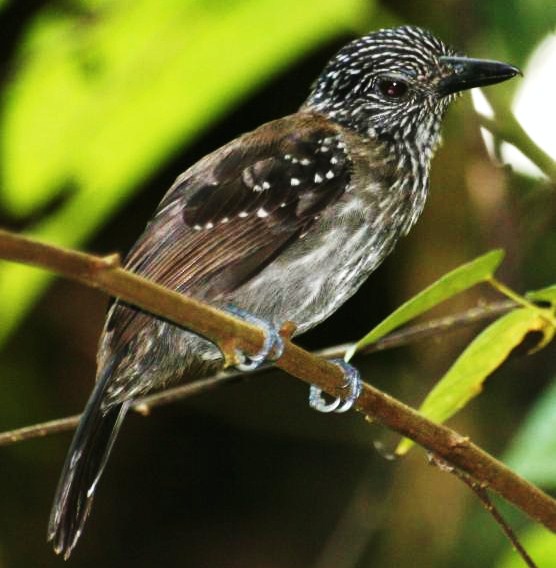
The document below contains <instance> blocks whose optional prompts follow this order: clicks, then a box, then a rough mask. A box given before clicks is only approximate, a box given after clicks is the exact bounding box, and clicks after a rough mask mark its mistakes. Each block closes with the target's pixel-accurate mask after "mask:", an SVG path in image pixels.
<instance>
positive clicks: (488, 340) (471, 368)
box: [396, 308, 554, 455]
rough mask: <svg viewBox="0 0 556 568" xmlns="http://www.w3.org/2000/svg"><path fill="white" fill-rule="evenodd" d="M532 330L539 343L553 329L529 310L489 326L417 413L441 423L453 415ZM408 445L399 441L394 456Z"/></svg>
mask: <svg viewBox="0 0 556 568" xmlns="http://www.w3.org/2000/svg"><path fill="white" fill-rule="evenodd" d="M532 331H539V332H541V333H542V334H543V341H542V343H543V344H545V343H547V342H548V341H550V340H551V339H552V337H553V335H554V328H553V327H552V325H550V323H548V322H547V321H546V319H544V318H543V317H542V313H541V312H540V311H539V310H534V309H530V308H519V309H516V310H513V311H512V312H510V313H509V314H506V315H505V316H503V317H501V318H500V319H498V320H497V321H495V322H494V323H492V324H491V325H489V326H488V327H487V328H486V329H485V330H483V331H482V332H481V333H480V334H479V335H478V336H477V337H476V338H475V339H474V340H473V341H472V342H471V343H470V344H469V345H468V346H467V348H466V349H465V351H464V352H463V353H462V354H461V355H460V356H459V357H458V359H457V360H456V361H455V363H454V364H453V365H452V367H451V368H450V369H449V370H448V372H447V373H446V374H445V375H444V377H442V379H441V380H440V381H439V382H438V383H437V385H436V386H435V387H434V388H433V389H432V390H431V392H430V393H429V394H428V396H427V397H426V398H425V401H424V402H423V404H422V405H421V408H420V409H419V412H420V413H421V414H422V415H423V416H426V417H427V418H429V419H430V420H433V421H435V422H444V421H445V420H447V419H448V418H450V417H451V416H453V415H454V414H455V413H456V412H457V411H458V410H460V409H461V408H462V407H464V406H465V405H466V404H467V403H468V402H469V401H470V400H471V399H472V398H474V397H475V396H477V395H478V394H479V393H480V392H481V389H482V385H483V382H484V381H485V379H486V378H487V377H488V376H489V375H490V374H491V373H492V372H493V371H494V370H495V369H497V368H498V367H499V366H500V365H501V364H502V363H503V362H504V361H505V360H506V359H507V357H508V355H509V354H510V353H511V351H512V350H513V349H514V348H515V347H517V346H518V345H519V344H520V343H521V342H522V341H523V339H524V337H525V335H526V334H527V333H529V332H532ZM412 445H413V442H412V441H411V440H402V441H401V442H400V444H399V445H398V448H397V449H396V453H397V454H399V455H402V454H405V453H406V452H407V451H408V450H409V448H410V447H411V446H412Z"/></svg>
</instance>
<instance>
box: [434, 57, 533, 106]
mask: <svg viewBox="0 0 556 568" xmlns="http://www.w3.org/2000/svg"><path fill="white" fill-rule="evenodd" d="M440 63H441V64H442V65H446V66H447V67H448V68H449V69H450V70H451V73H449V75H447V76H446V77H444V78H443V79H441V80H440V82H439V84H438V92H439V94H440V96H441V97H445V96H446V95H450V94H452V93H458V92H459V91H465V90H466V89H473V88H474V87H485V86H486V85H494V84H495V83H501V82H502V81H507V80H508V79H511V78H512V77H515V76H516V75H521V74H522V73H521V71H520V70H519V69H518V68H517V67H514V66H513V65H508V64H507V63H501V62H500V61H490V60H488V59H470V58H469V57H440Z"/></svg>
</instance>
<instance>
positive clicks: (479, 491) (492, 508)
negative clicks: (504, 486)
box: [429, 454, 537, 568]
mask: <svg viewBox="0 0 556 568" xmlns="http://www.w3.org/2000/svg"><path fill="white" fill-rule="evenodd" d="M429 461H430V463H431V464H433V465H435V466H436V467H438V468H439V469H440V470H441V471H446V472H448V473H451V474H452V475H455V476H456V477H457V478H458V479H459V480H460V481H462V482H463V483H465V485H467V487H469V489H471V491H473V493H475V495H476V496H477V498H478V499H479V501H480V502H481V504H482V505H483V507H484V508H485V509H486V511H487V512H488V514H489V515H490V516H491V517H492V518H493V519H494V521H495V522H496V524H497V525H498V526H499V527H500V528H501V529H502V532H503V533H504V534H505V535H506V537H507V538H508V540H509V541H510V543H511V544H512V546H513V547H514V548H515V550H516V552H517V553H518V554H519V555H520V556H521V558H522V560H523V562H525V564H526V565H527V566H528V567H529V568H537V565H536V564H535V563H534V562H533V559H532V558H531V557H530V556H529V553H528V552H527V551H526V550H525V548H524V547H523V545H522V544H521V543H520V542H519V540H518V538H517V535H516V534H515V532H514V530H513V528H512V527H511V526H510V525H509V524H508V522H507V521H506V519H504V517H503V516H502V514H501V513H500V511H499V510H498V509H497V507H496V505H494V503H493V502H492V499H491V498H490V495H489V494H488V491H487V490H486V488H485V487H484V486H483V485H481V484H480V483H478V482H477V481H475V480H474V479H472V478H470V477H469V475H467V474H466V473H464V472H463V471H460V470H459V469H458V468H456V467H452V466H451V465H450V464H447V463H446V462H445V461H444V460H442V459H439V458H438V456H434V455H432V454H429Z"/></svg>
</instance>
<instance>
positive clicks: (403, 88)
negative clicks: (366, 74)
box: [377, 79, 408, 99]
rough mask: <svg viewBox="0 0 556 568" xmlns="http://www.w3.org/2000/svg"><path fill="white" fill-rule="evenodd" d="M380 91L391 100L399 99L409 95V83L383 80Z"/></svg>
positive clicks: (379, 84) (379, 83)
mask: <svg viewBox="0 0 556 568" xmlns="http://www.w3.org/2000/svg"><path fill="white" fill-rule="evenodd" d="M377 86H378V90H379V91H380V92H381V93H382V94H383V95H384V96H385V97H388V98H389V99H399V98H400V97H403V96H404V95H405V94H406V93H407V89H408V87H407V83H404V82H403V81H400V80H399V79H381V80H380V81H379V82H378V84H377Z"/></svg>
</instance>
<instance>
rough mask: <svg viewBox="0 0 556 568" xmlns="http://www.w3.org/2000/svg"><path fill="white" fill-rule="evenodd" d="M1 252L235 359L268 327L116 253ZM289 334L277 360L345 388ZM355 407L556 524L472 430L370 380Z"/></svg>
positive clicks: (550, 508) (554, 509)
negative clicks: (144, 274) (125, 262)
mask: <svg viewBox="0 0 556 568" xmlns="http://www.w3.org/2000/svg"><path fill="white" fill-rule="evenodd" d="M0 258H4V259H8V260H12V261H16V262H23V263H26V264H31V265H34V266H38V267H41V268H44V269H46V270H49V271H50V272H56V273H58V274H62V275H63V276H65V277H67V278H71V279H74V280H78V281H80V282H83V283H84V284H86V285H88V286H92V287H96V288H99V289H101V290H103V291H104V292H106V293H108V294H110V295H112V296H116V297H119V298H121V299H122V300H124V301H125V302H128V303H130V304H133V305H135V306H138V307H140V308H142V309H143V310H146V311H148V312H150V313H153V314H155V315H158V316H161V317H163V318H165V319H167V320H169V321H172V322H174V323H175V324H176V325H179V326H181V327H184V328H187V329H190V330H192V331H193V332H195V333H197V334H199V335H202V336H204V337H207V338H208V339H209V340H211V341H213V342H214V343H216V344H218V345H219V347H220V349H221V350H222V352H223V354H224V355H225V358H226V362H227V363H228V364H229V363H231V362H232V361H233V360H234V357H233V353H234V352H235V348H239V349H240V350H242V351H243V352H245V353H256V352H257V351H258V350H259V349H260V348H261V347H262V344H263V341H264V333H263V331H262V330H261V329H259V328H258V327H256V326H253V325H250V324H247V323H245V322H244V321H242V320H240V319H237V318H235V317H233V316H230V315H229V314H227V313H225V312H222V311H220V310H218V309H216V308H213V307H211V306H209V305H206V304H203V303H202V302H199V301H197V300H194V299H193V298H189V297H187V296H184V295H182V294H179V293H177V292H174V291H171V290H168V289H165V288H164V287H162V286H159V285H157V284H154V283H153V282H150V281H148V280H146V279H144V278H141V277H140V276H137V275H136V274H133V273H130V272H128V271H125V270H123V269H122V268H120V267H119V265H118V263H117V262H115V260H114V258H113V257H110V258H108V259H103V258H99V257H95V256H91V255H86V254H84V253H79V252H75V251H71V250H68V249H62V248H59V247H54V246H50V245H46V244H44V243H40V242H37V241H34V240H32V239H27V238H24V237H21V236H19V235H15V234H12V233H8V232H6V231H0ZM284 339H285V340H284V352H283V355H282V357H280V359H279V360H278V361H277V362H276V366H277V367H280V368H281V369H283V370H285V371H286V372H288V373H289V374H290V375H292V376H294V377H297V378H298V379H301V380H303V381H304V382H306V383H309V384H315V385H317V386H318V387H320V388H321V389H322V390H323V391H325V392H327V393H328V394H330V395H331V396H334V397H338V396H342V394H343V387H344V380H345V379H344V374H343V372H342V370H341V369H340V367H339V366H337V365H335V364H333V363H330V362H328V361H326V360H324V359H322V358H319V357H317V356H315V355H313V354H311V353H309V352H308V351H305V350H304V349H301V348H300V347H298V346H297V345H295V344H294V343H292V342H291V341H290V340H289V338H288V337H287V336H286V337H285V338H284ZM355 408H356V409H357V410H358V411H359V412H361V413H363V414H364V415H365V416H368V417H372V419H373V420H374V421H376V422H379V423H381V424H383V425H385V426H386V427H388V428H390V429H392V430H394V431H395V432H398V433H399V434H401V435H402V436H405V437H407V438H411V439H412V440H413V441H415V442H416V443H417V444H419V445H421V446H423V447H424V448H426V449H427V450H429V451H431V452H433V453H435V454H437V455H439V456H440V457H441V458H442V459H444V460H445V461H447V462H448V463H450V464H452V465H453V466H455V467H458V468H459V469H461V470H463V471H465V472H467V473H468V474H469V475H471V476H472V477H473V478H475V479H476V480H477V481H478V482H480V483H481V484H483V485H485V486H488V487H490V488H491V489H492V490H494V491H496V492H497V493H499V494H500V495H502V496H503V497H504V498H505V499H507V500H508V501H509V502H511V503H513V504H514V505H515V506H516V507H518V508H520V509H521V510H522V511H524V512H525V513H526V514H527V515H529V516H530V517H532V518H533V519H535V520H537V521H539V522H540V523H542V524H543V525H545V526H546V527H547V528H549V529H550V530H552V531H555V532H556V500H554V499H552V497H550V496H549V495H547V494H545V493H544V492H542V491H541V490H540V489H539V488H538V487H536V486H534V485H533V484H531V483H529V482H528V481H526V480H525V479H523V478H521V477H520V476H518V475H517V474H516V473H514V472H513V471H512V470H510V469H509V468H508V467H507V466H505V465H504V464H503V463H501V462H500V461H498V460H496V459H495V458H493V457H492V456H490V455H489V454H488V453H487V452H485V451H483V450H482V449H481V448H479V447H478V446H476V445H475V444H473V443H472V442H471V441H470V440H469V439H468V438H466V437H464V436H461V435H459V434H458V433H456V432H455V431H453V430H451V429H450V428H447V427H446V426H444V425H440V424H435V423H434V422H432V421H430V420H428V419H426V418H424V417H423V416H421V415H420V414H419V413H418V412H417V411H416V410H414V409H412V408H410V407H409V406H407V405H405V404H403V403H402V402H400V401H398V400H396V399H394V398H392V397H391V396H389V395H387V394H386V393H383V392H382V391H380V390H378V389H376V388H374V387H373V386H371V385H368V384H365V385H364V388H363V390H362V392H361V395H360V396H359V398H358V400H357V402H356V405H355Z"/></svg>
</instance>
